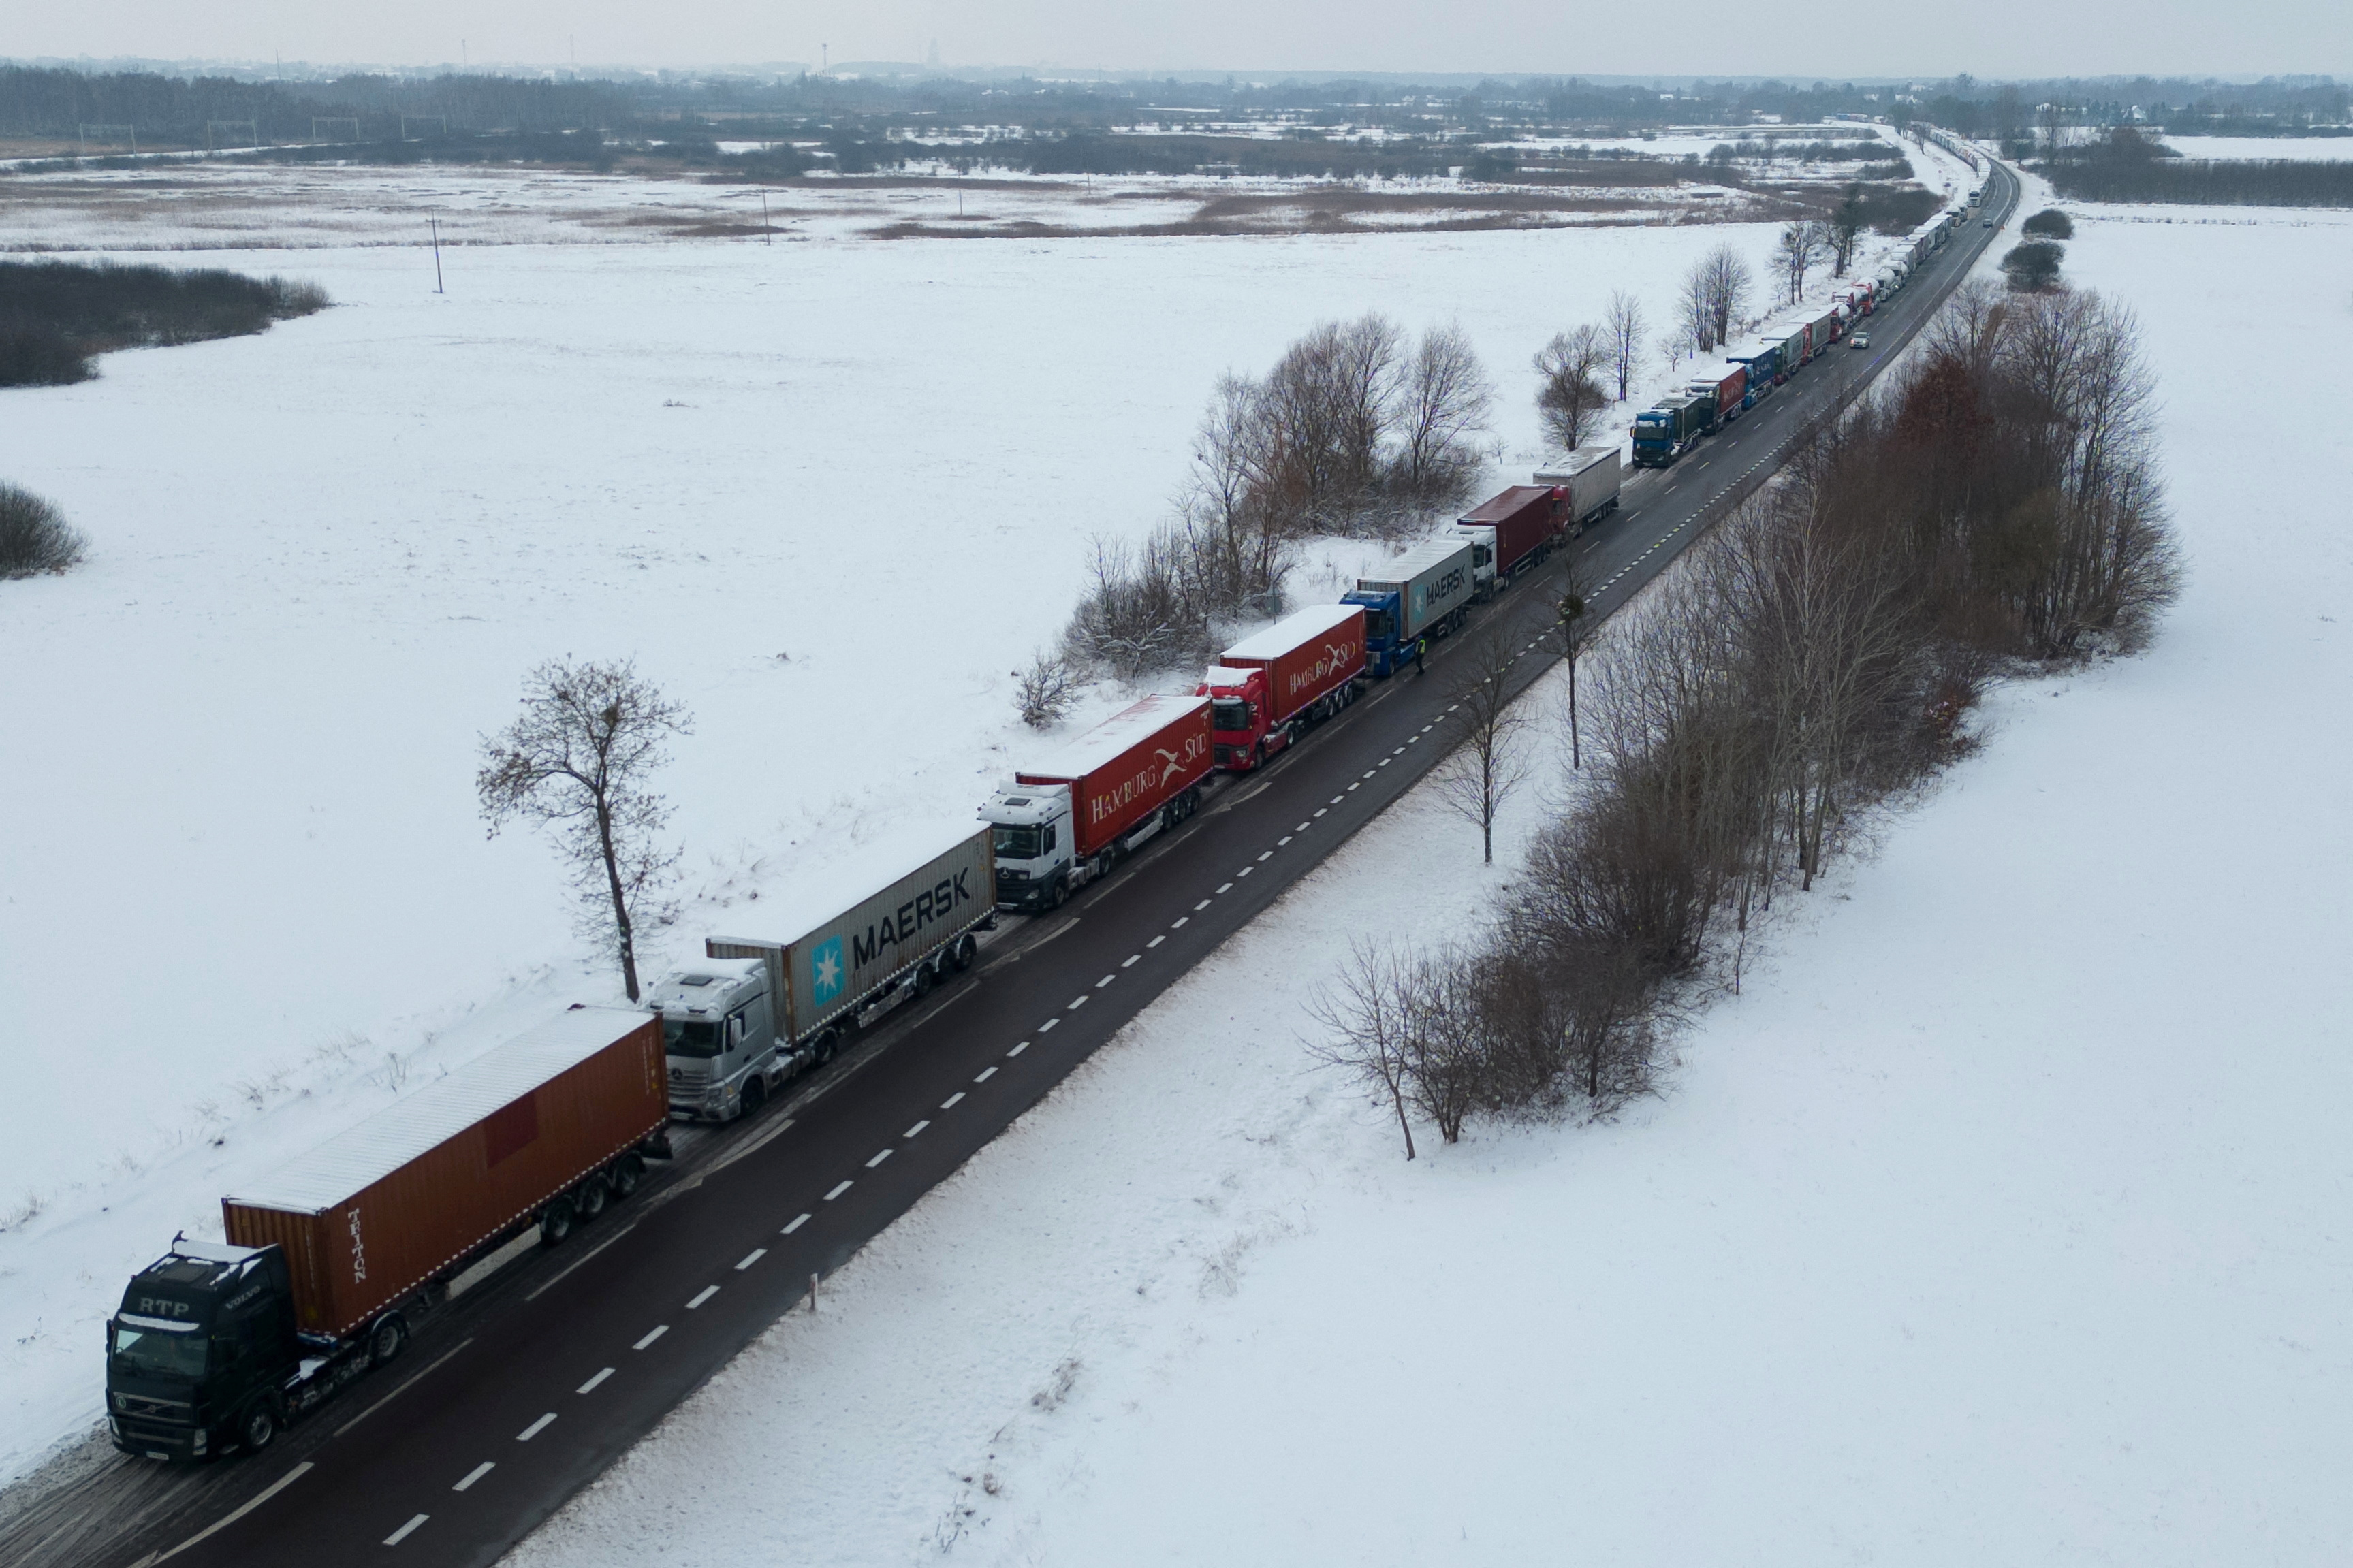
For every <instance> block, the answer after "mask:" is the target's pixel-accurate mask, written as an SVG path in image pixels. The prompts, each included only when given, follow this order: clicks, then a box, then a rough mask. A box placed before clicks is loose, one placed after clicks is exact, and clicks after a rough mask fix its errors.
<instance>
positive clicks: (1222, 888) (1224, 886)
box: [1218, 882, 1234, 893]
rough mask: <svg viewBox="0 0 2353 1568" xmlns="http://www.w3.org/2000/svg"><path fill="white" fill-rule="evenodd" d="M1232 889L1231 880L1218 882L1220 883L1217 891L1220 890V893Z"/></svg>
mask: <svg viewBox="0 0 2353 1568" xmlns="http://www.w3.org/2000/svg"><path fill="white" fill-rule="evenodd" d="M1233 889H1234V885H1233V884H1232V883H1231V882H1220V883H1219V885H1218V891H1219V892H1221V893H1229V892H1232V891H1233Z"/></svg>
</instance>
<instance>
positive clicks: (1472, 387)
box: [1396, 326, 1495, 508]
mask: <svg viewBox="0 0 2353 1568" xmlns="http://www.w3.org/2000/svg"><path fill="white" fill-rule="evenodd" d="M1494 402H1495V395H1494V390H1493V387H1492V386H1491V385H1490V384H1488V381H1487V373H1486V372H1485V370H1484V369H1482V367H1481V365H1480V363H1479V355H1478V353H1477V352H1476V351H1475V350H1473V349H1472V346H1471V334H1470V333H1468V332H1466V331H1463V330H1462V329H1461V327H1460V326H1447V327H1439V328H1435V329H1433V330H1431V331H1427V332H1424V333H1423V334H1422V335H1421V344H1420V346H1419V348H1418V349H1416V350H1415V351H1414V353H1413V356H1412V357H1411V358H1410V359H1409V360H1407V361H1406V362H1405V363H1404V365H1403V366H1402V367H1401V373H1400V376H1399V391H1398V399H1397V414H1398V448H1399V449H1398V460H1397V465H1396V471H1397V477H1398V488H1399V489H1401V490H1402V491H1403V492H1404V494H1405V496H1406V497H1407V498H1408V499H1409V500H1411V501H1412V502H1413V503H1415V504H1416V505H1419V506H1427V507H1433V508H1435V507H1445V506H1451V505H1453V504H1454V503H1455V502H1457V501H1460V500H1463V499H1465V498H1466V497H1467V495H1468V494H1469V490H1470V486H1471V484H1472V481H1473V480H1474V479H1476V478H1477V475H1478V470H1479V453H1478V447H1477V438H1478V437H1479V436H1480V435H1481V434H1482V433H1483V432H1484V431H1485V430H1486V428H1487V415H1488V411H1489V410H1490V409H1491V408H1493V406H1494Z"/></svg>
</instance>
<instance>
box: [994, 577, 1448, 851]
mask: <svg viewBox="0 0 2353 1568" xmlns="http://www.w3.org/2000/svg"><path fill="white" fill-rule="evenodd" d="M1465 553H1466V554H1467V553H1468V552H1465ZM1215 762H1216V756H1215V753H1214V752H1212V751H1211V750H1210V740H1209V700H1208V698H1206V697H1159V696H1155V697H1146V698H1145V699H1144V700H1142V701H1140V702H1137V703H1135V704H1134V706H1132V707H1129V708H1124V709H1122V710H1120V711H1119V712H1117V713H1114V714H1113V715H1112V716H1111V717H1110V718H1108V719H1106V720H1104V721H1103V722H1102V723H1100V724H1098V725H1096V726H1095V727H1094V728H1093V729H1092V730H1090V731H1087V732H1086V733H1085V734H1083V735H1081V736H1080V737H1078V739H1076V740H1074V741H1072V742H1070V744H1069V745H1067V746H1065V747H1063V748H1062V749H1061V750H1060V752H1056V753H1054V754H1053V755H1051V756H1049V757H1041V758H1039V759H1038V760H1037V761H1036V762H1035V763H1032V764H1031V765H1030V766H1029V767H1025V768H1021V769H1019V770H1018V771H1017V772H1016V773H1014V775H1013V777H1014V780H1015V781H1016V782H1017V783H1019V784H1031V785H1037V784H1068V785H1070V786H1071V825H1072V828H1073V831H1074V832H1075V833H1076V834H1077V836H1078V849H1077V853H1078V855H1079V857H1080V858H1082V859H1083V858H1086V857H1088V856H1091V855H1093V854H1094V853H1096V852H1097V851H1098V850H1100V849H1103V847H1105V846H1107V845H1109V844H1110V843H1111V841H1112V840H1113V839H1114V838H1119V837H1124V836H1125V835H1127V834H1128V833H1130V832H1131V831H1133V830H1134V828H1136V827H1138V826H1142V825H1143V823H1144V821H1145V818H1146V817H1148V816H1152V814H1153V813H1155V812H1156V811H1158V810H1159V809H1160V808H1161V807H1162V806H1164V805H1167V804H1168V802H1169V801H1171V800H1173V799H1175V798H1176V796H1177V795H1182V794H1183V793H1184V792H1185V791H1187V790H1188V789H1191V788H1192V787H1193V786H1194V785H1195V784H1199V783H1200V782H1201V781H1202V780H1203V779H1205V778H1207V777H1208V775H1209V769H1210V768H1211V767H1212V766H1213V765H1214V763H1215Z"/></svg>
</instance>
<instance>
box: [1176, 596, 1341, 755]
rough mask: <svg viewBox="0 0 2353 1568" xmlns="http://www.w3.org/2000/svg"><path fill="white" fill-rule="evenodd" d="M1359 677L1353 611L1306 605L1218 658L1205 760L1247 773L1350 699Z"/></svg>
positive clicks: (1205, 690)
mask: <svg viewBox="0 0 2353 1568" xmlns="http://www.w3.org/2000/svg"><path fill="white" fill-rule="evenodd" d="M1364 678H1365V610H1364V606H1363V605H1309V606H1308V607H1307V608H1306V609H1303V610H1301V611H1299V612H1298V613H1297V614H1295V615H1291V616H1284V617H1283V618H1282V620H1280V621H1277V622H1276V623H1275V624H1274V625H1273V626H1269V627H1268V628H1267V629H1266V630H1264V631H1262V632H1261V633H1259V634H1258V635H1257V636H1255V637H1245V638H1243V639H1242V640H1241V641H1240V642H1238V643H1236V644H1234V646H1233V647H1229V648H1228V649H1226V651H1225V652H1224V653H1222V654H1220V655H1219V656H1218V662H1217V663H1216V664H1214V665H1212V666H1210V667H1209V673H1208V677H1207V679H1204V680H1203V681H1202V683H1201V687H1200V689H1199V690H1198V692H1197V693H1196V695H1197V696H1201V697H1206V698H1208V700H1209V734H1210V740H1211V742H1213V746H1214V751H1213V755H1212V761H1213V762H1214V763H1215V764H1216V765H1217V766H1218V767H1220V768H1223V769H1225V770H1226V771H1228V772H1229V773H1248V772H1250V770H1251V769H1252V768H1255V767H1257V766H1259V765H1260V764H1261V763H1264V762H1265V761H1266V760H1267V759H1268V758H1269V757H1271V756H1273V755H1274V754H1275V753H1276V752H1280V751H1282V749H1283V748H1284V747H1286V746H1288V745H1290V744H1291V742H1293V741H1294V740H1296V739H1298V738H1299V736H1300V735H1301V734H1303V733H1304V732H1305V731H1306V730H1307V729H1308V727H1309V726H1310V725H1312V724H1314V723H1316V722H1317V721H1320V720H1324V719H1327V718H1329V717H1331V716H1332V715H1333V714H1335V713H1337V712H1338V711H1339V710H1341V709H1343V708H1345V707H1346V706H1347V705H1348V704H1349V703H1350V702H1353V701H1355V700H1356V692H1357V688H1358V683H1359V682H1361V681H1362V680H1363V679H1364Z"/></svg>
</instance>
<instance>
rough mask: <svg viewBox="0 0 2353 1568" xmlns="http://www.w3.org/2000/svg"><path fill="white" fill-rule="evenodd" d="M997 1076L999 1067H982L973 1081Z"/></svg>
mask: <svg viewBox="0 0 2353 1568" xmlns="http://www.w3.org/2000/svg"><path fill="white" fill-rule="evenodd" d="M996 1076H997V1069H996V1068H993V1067H986V1068H981V1069H980V1076H979V1077H978V1078H976V1079H973V1080H972V1081H973V1082H975V1083H987V1081H988V1080H989V1079H993V1078H995V1077H996ZM842 1185H843V1186H845V1187H846V1186H848V1185H849V1183H848V1182H844V1183H842Z"/></svg>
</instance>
